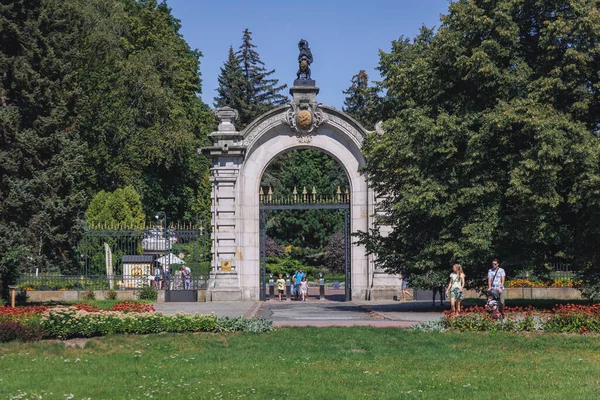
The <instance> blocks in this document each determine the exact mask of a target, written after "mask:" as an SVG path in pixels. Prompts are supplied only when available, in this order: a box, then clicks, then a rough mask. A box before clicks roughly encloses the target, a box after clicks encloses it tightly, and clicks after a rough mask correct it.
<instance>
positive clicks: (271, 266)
mask: <svg viewBox="0 0 600 400" xmlns="http://www.w3.org/2000/svg"><path fill="white" fill-rule="evenodd" d="M299 268H302V271H303V272H304V273H306V275H307V277H308V278H307V279H308V280H312V279H317V278H318V277H319V272H320V269H319V268H316V267H311V266H309V265H305V264H303V263H302V261H299V260H296V259H294V258H291V257H286V258H277V257H269V258H267V268H266V269H267V273H268V274H273V276H278V275H279V274H282V275H283V276H285V275H286V274H290V275H292V274H293V273H294V272H296V271H297V270H298V269H299Z"/></svg>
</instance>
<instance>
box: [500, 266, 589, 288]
mask: <svg viewBox="0 0 600 400" xmlns="http://www.w3.org/2000/svg"><path fill="white" fill-rule="evenodd" d="M508 283H509V285H508V286H509V287H522V286H525V287H529V286H531V287H575V286H578V285H579V284H580V276H579V272H578V271H577V270H576V269H575V268H574V267H573V266H572V265H571V264H566V263H552V264H549V265H548V268H547V270H546V272H537V273H534V272H533V271H529V270H522V271H518V272H517V273H516V274H515V276H514V277H513V278H512V279H510V280H508Z"/></svg>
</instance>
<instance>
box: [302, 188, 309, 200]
mask: <svg viewBox="0 0 600 400" xmlns="http://www.w3.org/2000/svg"><path fill="white" fill-rule="evenodd" d="M307 193H308V192H307V191H306V186H304V189H302V198H303V199H304V200H303V201H304V202H305V203H306V202H307V198H306V194H307Z"/></svg>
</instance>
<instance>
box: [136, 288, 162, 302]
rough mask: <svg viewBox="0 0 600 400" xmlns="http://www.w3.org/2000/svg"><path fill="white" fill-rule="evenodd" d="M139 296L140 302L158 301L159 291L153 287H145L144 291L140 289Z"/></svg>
mask: <svg viewBox="0 0 600 400" xmlns="http://www.w3.org/2000/svg"><path fill="white" fill-rule="evenodd" d="M137 295H138V299H140V300H152V301H156V299H157V298H158V291H157V290H156V289H155V288H153V287H152V286H144V287H143V288H142V289H140V291H139V292H138V294H137Z"/></svg>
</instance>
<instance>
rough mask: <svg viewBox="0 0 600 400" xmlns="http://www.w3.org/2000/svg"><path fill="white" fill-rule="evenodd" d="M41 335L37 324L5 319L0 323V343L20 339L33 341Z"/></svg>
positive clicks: (41, 332)
mask: <svg viewBox="0 0 600 400" xmlns="http://www.w3.org/2000/svg"><path fill="white" fill-rule="evenodd" d="M42 336H43V331H42V328H41V326H40V325H39V324H34V323H31V324H22V323H20V322H14V321H5V322H2V323H0V343H4V342H10V341H13V340H20V341H22V342H34V341H37V340H40V339H41V338H42Z"/></svg>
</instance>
